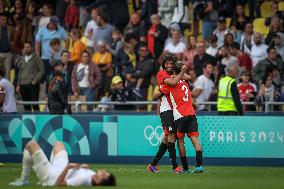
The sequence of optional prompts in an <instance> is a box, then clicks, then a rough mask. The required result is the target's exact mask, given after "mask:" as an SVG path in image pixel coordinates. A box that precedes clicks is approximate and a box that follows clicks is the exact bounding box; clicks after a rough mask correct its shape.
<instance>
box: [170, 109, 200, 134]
mask: <svg viewBox="0 0 284 189" xmlns="http://www.w3.org/2000/svg"><path fill="white" fill-rule="evenodd" d="M175 124H176V126H177V137H178V138H184V137H185V134H187V136H188V137H192V136H196V137H198V136H199V132H198V123H197V118H196V116H195V115H192V116H186V117H182V118H180V119H178V120H176V121H175Z"/></svg>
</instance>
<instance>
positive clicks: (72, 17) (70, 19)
mask: <svg viewBox="0 0 284 189" xmlns="http://www.w3.org/2000/svg"><path fill="white" fill-rule="evenodd" d="M79 16H80V11H79V8H78V5H77V0H70V4H69V5H68V7H67V9H66V11H65V25H66V29H67V31H69V32H70V31H71V30H72V29H73V28H78V26H79Z"/></svg>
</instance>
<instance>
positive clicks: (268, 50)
mask: <svg viewBox="0 0 284 189" xmlns="http://www.w3.org/2000/svg"><path fill="white" fill-rule="evenodd" d="M271 50H276V48H275V47H271V46H270V47H268V48H267V50H266V52H267V54H268V53H270V51H271Z"/></svg>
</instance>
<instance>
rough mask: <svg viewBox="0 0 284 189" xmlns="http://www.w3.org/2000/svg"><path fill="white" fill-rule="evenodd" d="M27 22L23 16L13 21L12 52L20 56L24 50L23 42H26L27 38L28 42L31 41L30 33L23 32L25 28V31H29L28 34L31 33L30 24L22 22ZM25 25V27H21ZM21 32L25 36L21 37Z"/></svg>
mask: <svg viewBox="0 0 284 189" xmlns="http://www.w3.org/2000/svg"><path fill="white" fill-rule="evenodd" d="M24 20H27V19H25V18H24V17H23V16H22V17H17V19H16V20H15V26H14V38H13V44H14V52H13V53H15V54H22V50H23V48H24V42H25V41H26V38H29V37H30V39H28V40H30V41H32V37H33V36H32V33H26V32H27V31H23V29H24V27H26V28H25V29H26V30H29V31H28V32H32V30H31V22H30V21H29V20H27V21H28V22H26V21H24ZM23 24H27V25H23ZM23 32H25V35H23Z"/></svg>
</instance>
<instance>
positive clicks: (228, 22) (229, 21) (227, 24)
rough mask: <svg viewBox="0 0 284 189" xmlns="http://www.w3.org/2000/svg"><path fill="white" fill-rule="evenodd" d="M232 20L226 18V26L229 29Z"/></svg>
mask: <svg viewBox="0 0 284 189" xmlns="http://www.w3.org/2000/svg"><path fill="white" fill-rule="evenodd" d="M231 20H232V18H226V26H227V28H230V25H231Z"/></svg>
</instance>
